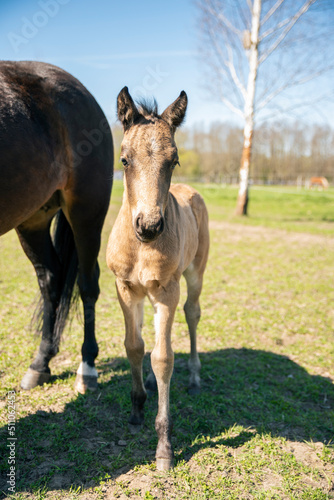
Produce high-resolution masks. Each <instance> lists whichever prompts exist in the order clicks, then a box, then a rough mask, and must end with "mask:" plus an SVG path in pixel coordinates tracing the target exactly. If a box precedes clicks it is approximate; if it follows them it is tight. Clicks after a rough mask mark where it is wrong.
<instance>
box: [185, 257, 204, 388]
mask: <svg viewBox="0 0 334 500" xmlns="http://www.w3.org/2000/svg"><path fill="white" fill-rule="evenodd" d="M183 275H184V277H185V279H186V282H187V288H188V297H187V301H186V303H185V304H184V312H185V315H186V320H187V324H188V329H189V335H190V358H189V361H188V366H189V371H190V378H189V387H188V392H189V394H191V395H195V394H198V393H199V392H200V385H201V382H200V375H199V373H200V369H201V362H200V360H199V357H198V353H197V344H196V330H197V325H198V322H199V320H200V317H201V308H200V305H199V296H200V294H201V290H202V282H203V277H202V274H200V273H199V272H198V270H197V269H196V268H195V266H194V264H193V263H192V264H190V266H189V267H188V268H187V269H186V270H185V271H184V273H183Z"/></svg>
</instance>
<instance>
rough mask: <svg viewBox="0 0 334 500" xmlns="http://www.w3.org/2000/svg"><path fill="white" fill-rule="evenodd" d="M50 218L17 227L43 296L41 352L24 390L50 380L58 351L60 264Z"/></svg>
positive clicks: (27, 374) (25, 378)
mask: <svg viewBox="0 0 334 500" xmlns="http://www.w3.org/2000/svg"><path fill="white" fill-rule="evenodd" d="M49 219H50V218H49V217H46V216H45V218H44V217H40V214H39V215H36V216H34V217H32V218H31V219H30V220H29V221H27V222H25V223H24V224H22V225H21V226H19V227H18V228H17V234H18V236H19V239H20V242H21V245H22V247H23V250H24V251H25V253H26V255H27V256H28V258H29V259H30V261H31V262H32V264H33V266H34V268H35V271H36V274H37V278H38V283H39V287H40V290H41V294H42V297H43V330H42V340H41V343H40V346H39V351H38V354H37V356H36V358H35V359H34V361H33V363H32V364H31V365H30V368H29V370H28V372H27V373H26V374H25V376H24V377H23V379H22V382H21V387H22V388H23V389H32V388H33V387H35V386H36V385H42V384H43V383H45V382H48V380H49V378H50V368H49V361H50V359H51V358H52V357H53V356H55V355H56V354H57V352H58V344H57V343H56V342H55V339H54V335H53V333H54V324H55V318H56V308H57V305H58V302H59V298H60V293H61V289H60V282H59V275H60V263H59V260H58V256H57V254H56V252H55V249H54V247H53V244H52V241H51V237H50V232H49V227H50V220H49Z"/></svg>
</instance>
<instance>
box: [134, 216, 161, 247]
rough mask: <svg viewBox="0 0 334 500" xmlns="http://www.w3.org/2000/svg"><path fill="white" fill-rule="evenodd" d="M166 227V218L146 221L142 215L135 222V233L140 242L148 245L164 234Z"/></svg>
mask: <svg viewBox="0 0 334 500" xmlns="http://www.w3.org/2000/svg"><path fill="white" fill-rule="evenodd" d="M164 227H165V222H164V218H163V217H162V216H160V217H159V218H158V219H156V220H154V221H145V220H144V216H143V214H142V213H140V214H139V215H138V216H137V218H136V221H135V233H136V236H137V238H138V240H139V241H141V242H143V243H148V242H150V241H154V240H156V239H157V237H158V236H159V235H160V234H161V233H162V231H163V230H164Z"/></svg>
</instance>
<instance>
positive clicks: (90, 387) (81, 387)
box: [74, 373, 98, 394]
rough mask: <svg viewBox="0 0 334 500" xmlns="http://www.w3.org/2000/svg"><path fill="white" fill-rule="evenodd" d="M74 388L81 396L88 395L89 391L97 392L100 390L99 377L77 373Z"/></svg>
mask: <svg viewBox="0 0 334 500" xmlns="http://www.w3.org/2000/svg"><path fill="white" fill-rule="evenodd" d="M74 388H75V390H76V391H77V392H79V393H80V394H86V392H87V391H96V390H97V388H98V385H97V377H94V376H92V375H80V374H79V373H77V377H76V379H75V386H74Z"/></svg>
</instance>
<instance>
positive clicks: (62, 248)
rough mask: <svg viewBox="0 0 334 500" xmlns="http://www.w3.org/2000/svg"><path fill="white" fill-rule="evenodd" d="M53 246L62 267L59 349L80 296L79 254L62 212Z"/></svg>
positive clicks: (56, 341)
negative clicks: (78, 282)
mask: <svg viewBox="0 0 334 500" xmlns="http://www.w3.org/2000/svg"><path fill="white" fill-rule="evenodd" d="M53 245H54V247H55V250H56V253H57V255H58V258H59V262H60V265H61V277H60V283H61V295H60V300H59V304H58V307H57V310H56V320H55V325H54V329H53V344H54V347H56V348H58V346H59V342H60V338H61V334H62V333H63V330H64V328H65V324H66V319H67V317H68V313H69V311H70V308H71V305H72V303H73V302H75V301H76V299H77V298H78V294H74V293H73V290H74V286H75V284H76V280H77V276H78V254H77V250H76V247H75V243H74V237H73V232H72V229H71V226H70V225H69V223H68V221H67V219H66V217H65V215H64V213H63V211H62V210H59V212H58V213H57V215H56V217H55V221H54V233H53Z"/></svg>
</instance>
